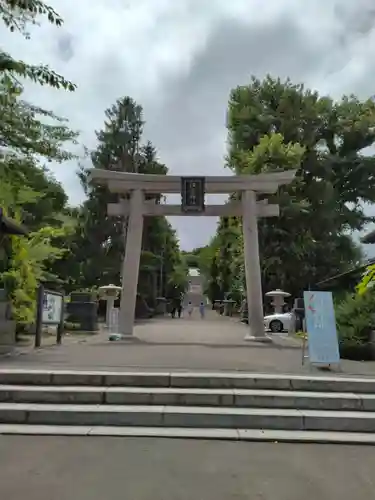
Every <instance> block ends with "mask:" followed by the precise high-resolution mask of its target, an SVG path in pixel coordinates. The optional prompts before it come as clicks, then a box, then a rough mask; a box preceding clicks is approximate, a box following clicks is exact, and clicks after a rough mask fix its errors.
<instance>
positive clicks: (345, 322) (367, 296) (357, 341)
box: [336, 288, 375, 359]
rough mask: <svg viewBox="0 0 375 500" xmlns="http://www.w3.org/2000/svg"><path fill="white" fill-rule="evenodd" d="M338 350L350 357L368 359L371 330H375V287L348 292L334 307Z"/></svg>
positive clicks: (344, 355)
mask: <svg viewBox="0 0 375 500" xmlns="http://www.w3.org/2000/svg"><path fill="white" fill-rule="evenodd" d="M336 323H337V332H338V337H339V342H340V352H341V354H342V356H343V357H349V358H351V359H369V358H370V354H369V351H370V349H369V342H370V337H371V331H372V330H375V289H373V288H369V289H368V290H367V291H366V292H365V293H363V294H354V295H353V294H348V295H347V296H346V298H345V299H344V300H343V301H342V302H341V303H340V304H339V305H338V306H337V307H336Z"/></svg>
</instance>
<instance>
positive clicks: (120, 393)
mask: <svg viewBox="0 0 375 500" xmlns="http://www.w3.org/2000/svg"><path fill="white" fill-rule="evenodd" d="M0 401H1V402H12V403H40V404H42V403H55V404H79V405H82V404H115V405H172V406H224V407H239V408H241V407H244V408H280V409H281V408H291V409H302V410H303V409H314V410H337V411H340V410H342V411H343V410H352V411H375V394H355V393H349V392H345V393H339V392H313V391H306V392H302V391H277V390H263V389H199V388H195V389H191V388H173V387H103V386H92V387H90V386H58V385H57V386H48V385H47V386H30V385H19V386H18V385H0Z"/></svg>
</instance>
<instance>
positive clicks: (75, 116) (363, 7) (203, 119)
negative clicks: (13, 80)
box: [0, 0, 375, 248]
mask: <svg viewBox="0 0 375 500" xmlns="http://www.w3.org/2000/svg"><path fill="white" fill-rule="evenodd" d="M48 3H49V4H50V5H52V6H53V7H54V8H55V9H56V10H57V11H58V12H59V13H60V14H61V15H62V16H63V18H64V19H65V24H64V26H63V27H62V28H60V29H58V28H55V27H53V26H50V25H48V24H43V25H42V26H41V27H36V28H35V29H32V30H31V34H32V39H31V40H30V41H25V40H23V38H22V36H20V35H17V34H8V33H5V30H4V29H3V30H2V33H0V43H1V44H2V46H4V47H6V49H7V50H9V51H10V52H11V53H12V54H13V55H14V56H18V57H20V58H22V59H24V60H26V61H27V62H30V63H35V64H37V63H45V64H49V65H50V66H51V67H53V68H54V69H55V70H56V71H57V72H59V73H62V74H64V76H66V77H67V78H68V79H70V80H72V81H74V82H75V83H76V84H77V86H78V90H77V91H76V92H75V93H74V94H68V93H66V94H64V93H63V92H61V91H54V90H50V89H46V88H42V87H38V86H34V85H31V84H30V85H29V86H28V87H27V97H28V98H29V99H30V100H32V101H33V102H34V103H38V104H40V105H42V106H43V107H45V108H49V109H53V110H54V111H55V112H56V113H57V114H60V115H63V116H65V117H67V118H69V120H70V122H71V125H72V127H73V128H75V129H78V130H80V131H81V141H82V143H84V144H85V145H86V146H88V147H94V146H95V135H94V130H95V129H99V128H100V127H101V126H102V122H103V118H104V110H105V109H106V108H107V107H108V106H110V105H111V104H113V103H114V101H115V100H116V99H117V98H119V97H121V96H124V95H130V96H132V97H133V98H134V99H136V100H137V101H138V102H139V103H140V104H142V105H143V107H144V113H145V119H146V122H147V125H146V127H145V134H144V135H145V139H150V140H151V141H152V142H153V143H154V144H155V146H156V147H157V148H158V150H159V154H160V158H161V160H162V161H163V162H165V163H166V164H167V165H168V167H169V169H170V171H171V172H172V173H174V174H184V175H196V174H199V175H210V174H216V175H217V174H220V173H221V172H223V171H224V170H223V156H224V154H225V148H226V144H225V141H226V130H225V113H226V104H227V100H228V95H229V92H230V89H231V88H232V87H234V86H236V85H240V84H245V83H247V82H248V81H249V79H250V76H251V75H256V76H258V77H263V76H265V75H266V74H267V73H270V74H271V75H273V76H280V77H283V78H284V77H287V76H289V77H290V78H292V79H293V80H294V81H296V82H304V83H305V84H306V85H308V86H310V87H313V88H315V89H318V90H319V91H321V92H323V93H330V94H331V95H333V96H334V97H335V96H337V97H339V96H340V95H341V94H342V93H352V92H353V93H356V94H357V95H358V96H360V97H367V96H369V95H373V94H375V80H374V74H375V29H374V26H375V4H374V2H373V0H355V1H354V0H324V1H323V0H304V1H302V0H268V1H265V0H231V1H230V2H229V1H227V0H79V1H77V0H51V1H50V2H48ZM75 170H76V165H75V164H74V163H72V164H65V165H63V166H58V167H56V168H55V169H54V171H55V174H56V176H57V178H58V179H59V180H61V181H62V182H63V183H64V186H65V188H66V190H67V192H68V193H69V195H70V197H71V201H72V203H78V202H79V201H81V200H82V196H83V194H82V192H81V190H80V187H79V184H78V182H77V177H76V174H75ZM226 173H227V174H228V172H226ZM173 224H174V225H175V227H177V229H178V234H179V236H180V240H181V244H182V246H183V247H184V248H192V247H194V246H198V245H202V244H205V243H207V242H208V240H209V237H210V235H211V234H212V233H213V232H214V228H215V221H214V220H208V219H201V218H194V219H192V218H180V219H178V220H177V221H175V220H174V221H173Z"/></svg>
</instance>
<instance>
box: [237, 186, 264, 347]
mask: <svg viewBox="0 0 375 500" xmlns="http://www.w3.org/2000/svg"><path fill="white" fill-rule="evenodd" d="M242 232H243V241H244V260H245V275H246V293H247V307H248V321H249V331H248V333H247V334H246V336H245V340H254V341H258V342H270V341H271V340H270V338H269V337H268V336H267V335H266V332H265V328H264V314H263V292H262V277H261V272H260V258H259V239H258V217H257V199H256V193H255V191H243V193H242Z"/></svg>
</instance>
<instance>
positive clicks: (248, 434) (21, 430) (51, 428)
mask: <svg viewBox="0 0 375 500" xmlns="http://www.w3.org/2000/svg"><path fill="white" fill-rule="evenodd" d="M0 435H21V436H87V437H89V436H93V437H96V438H97V437H100V436H101V437H117V438H119V437H158V438H162V437H163V438H180V439H215V440H229V441H265V442H267V441H268V442H272V443H282V442H286V443H324V444H356V445H360V444H362V445H374V444H375V434H372V433H364V432H333V431H331V432H324V431H287V430H275V429H207V428H198V427H195V428H188V427H185V428H181V427H135V426H134V427H133V426H132V427H119V426H117V427H110V426H94V427H90V426H74V425H67V426H65V425H23V424H0Z"/></svg>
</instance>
